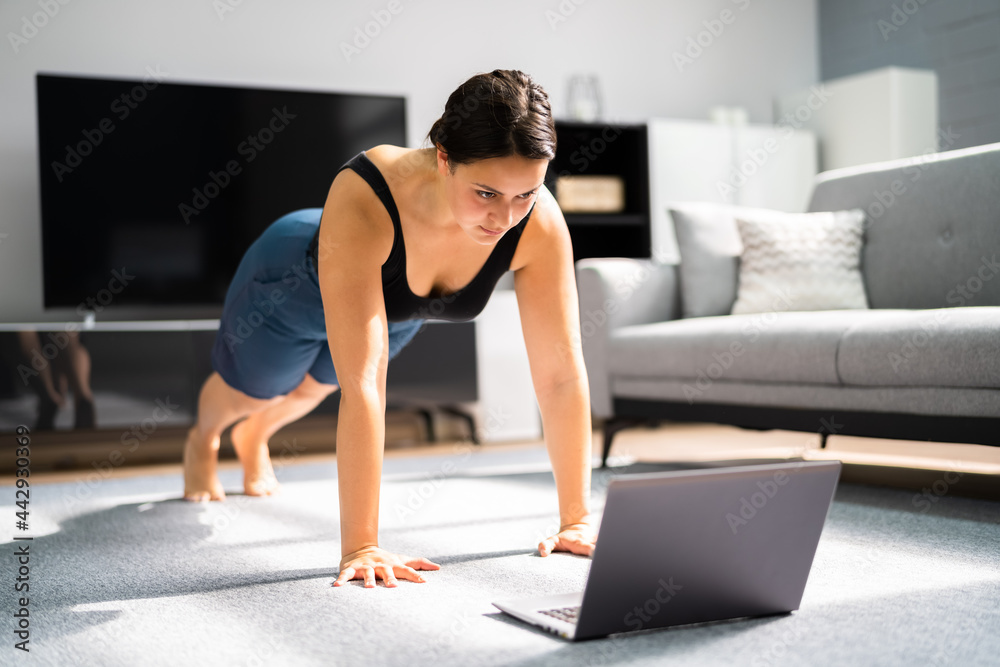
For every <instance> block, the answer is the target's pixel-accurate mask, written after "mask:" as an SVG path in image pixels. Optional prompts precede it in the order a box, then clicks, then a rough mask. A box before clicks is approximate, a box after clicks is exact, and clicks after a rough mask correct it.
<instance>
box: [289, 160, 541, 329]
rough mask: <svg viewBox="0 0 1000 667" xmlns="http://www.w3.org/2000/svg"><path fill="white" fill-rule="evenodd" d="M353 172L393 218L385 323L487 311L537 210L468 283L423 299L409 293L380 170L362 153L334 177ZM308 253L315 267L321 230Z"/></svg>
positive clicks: (398, 230) (399, 231)
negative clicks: (375, 195)
mask: <svg viewBox="0 0 1000 667" xmlns="http://www.w3.org/2000/svg"><path fill="white" fill-rule="evenodd" d="M348 168H350V169H353V170H354V171H356V172H357V173H358V175H360V176H361V178H363V179H365V181H366V182H367V183H368V185H370V186H371V188H372V190H374V191H375V194H377V195H378V197H379V199H381V200H382V204H383V205H384V206H385V208H386V210H387V211H388V212H389V217H390V218H392V225H393V227H394V228H395V235H394V237H393V240H392V250H391V251H390V252H389V258H388V259H387V260H386V261H385V263H384V264H383V265H382V296H383V297H384V299H385V315H386V320H387V321H389V322H404V321H406V320H414V319H434V320H450V321H452V322H464V321H467V320H471V319H472V318H474V317H475V316H476V315H478V314H479V313H480V312H482V310H483V308H485V307H486V302H487V301H489V299H490V295H491V294H493V288H494V287H496V284H497V281H499V280H500V277H501V276H502V275H503V274H504V273H506V272H507V271H508V270H510V261H511V259H512V258H513V257H514V251H515V250H516V249H517V243H518V241H519V240H520V239H521V234H522V232H524V227H525V225H526V224H527V223H528V218H530V217H531V211H533V210H535V206H534V204H532V205H531V210H530V211H528V214H527V215H526V216H524V218H523V219H522V220H521V221H520V222H519V223H517V225H516V226H514V227H512V228H511V229H510V230H508V231H507V233H506V234H504V235H503V236H502V237H501V238H500V240H499V241H497V244H496V245H495V246H494V247H493V251H492V252H491V253H490V256H489V258H487V260H486V264H484V265H483V268H482V269H481V270H480V271H479V273H478V274H476V277H475V278H473V279H472V281H471V282H470V283H469V284H468V285H466V286H465V287H463V288H462V289H460V290H458V291H457V292H453V293H451V294H445V295H438V296H434V295H433V294H432V295H431V296H427V297H422V296H417V295H416V294H414V293H413V292H412V291H411V290H410V285H409V283H408V282H407V280H406V248H405V247H404V245H403V227H402V225H401V224H400V221H399V210H398V209H397V208H396V202H395V201H394V200H393V198H392V193H391V192H390V191H389V184H388V183H386V181H385V178H384V177H383V176H382V174H381V172H379V170H378V167H376V166H375V164H374V163H373V162H372V161H371V160H369V159H368V156H367V155H365V153H364V152H363V151H362V152H361V153H358V154H357V155H355V156H354V157H353V158H351V159H350V160H348V161H347V163H345V164H344V166H342V167H341V168H340V169H339V170H337V173H340V171H342V170H344V169H348ZM309 255H310V256H311V257H312V260H313V263H314V265H315V266H316V267H317V270H318V267H319V229H317V230H316V234H315V236H313V240H312V242H311V243H310V244H309Z"/></svg>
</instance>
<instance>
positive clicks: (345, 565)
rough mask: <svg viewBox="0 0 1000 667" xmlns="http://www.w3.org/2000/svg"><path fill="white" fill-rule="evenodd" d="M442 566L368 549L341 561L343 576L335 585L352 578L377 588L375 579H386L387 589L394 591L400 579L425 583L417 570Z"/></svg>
mask: <svg viewBox="0 0 1000 667" xmlns="http://www.w3.org/2000/svg"><path fill="white" fill-rule="evenodd" d="M440 569H441V566H440V565H438V564H437V563H432V562H431V561H429V560H427V559H426V558H413V557H411V556H404V555H402V554H393V553H389V552H388V551H386V550H385V549H380V548H379V547H365V548H363V549H358V550H357V551H355V552H353V553H349V554H347V555H346V556H344V557H343V558H341V559H340V575H339V576H338V577H337V580H336V581H335V582H333V585H334V586H341V585H343V584H344V583H345V582H347V581H350V580H352V579H364V580H365V588H374V587H375V580H376V579H382V580H383V581H384V582H385V585H386V587H388V588H394V587H395V586H397V585H398V581H397V577H398V578H399V579H408V580H409V581H415V582H417V583H420V584H422V583H424V578H423V577H421V576H420V574H419V573H418V572H417V570H440Z"/></svg>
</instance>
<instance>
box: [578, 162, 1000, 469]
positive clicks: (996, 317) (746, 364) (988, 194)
mask: <svg viewBox="0 0 1000 667" xmlns="http://www.w3.org/2000/svg"><path fill="white" fill-rule="evenodd" d="M855 208H860V209H863V210H864V211H865V212H866V215H867V217H866V220H865V227H864V237H863V245H862V250H861V256H860V258H861V266H860V269H861V274H862V276H863V280H864V289H865V291H866V293H867V300H868V305H869V308H867V309H850V310H847V309H845V310H831V311H808V312H807V311H785V312H777V311H776V312H772V313H768V314H766V315H761V314H740V315H732V314H722V315H714V316H702V317H682V316H681V315H682V313H683V312H684V309H683V308H682V306H683V304H682V301H681V295H682V293H687V294H689V295H695V294H698V292H697V291H693V290H701V289H704V290H708V291H711V290H712V288H713V286H712V285H709V284H701V285H694V284H685V285H684V287H685V288H686V289H682V285H681V276H682V272H681V271H680V265H679V263H677V262H671V263H668V262H659V261H656V260H654V259H648V260H642V259H627V258H591V259H583V260H580V261H578V262H577V265H576V270H577V282H578V288H579V294H580V314H581V324H582V346H583V355H584V359H585V362H586V367H587V373H588V376H589V379H590V387H591V402H592V409H593V415H594V417H595V418H597V419H599V420H603V428H604V462H605V463H606V460H607V457H608V453H609V452H610V449H611V444H612V439H613V437H614V435H615V433H617V432H618V431H620V430H621V429H623V428H628V427H631V426H637V425H639V424H644V423H648V422H651V421H660V420H669V421H698V422H712V423H721V424H730V425H735V426H739V427H744V428H751V429H759V430H767V429H788V430H794V431H809V432H816V433H820V434H821V436H822V438H821V443H822V445H823V446H825V444H826V438H827V436H829V435H831V434H841V435H857V436H868V437H878V438H893V439H904V440H932V441H942V442H962V443H975V444H985V445H994V446H996V445H1000V275H998V273H1000V264H998V263H997V262H998V260H1000V144H991V145H989V146H983V147H977V148H974V149H963V150H957V151H950V152H945V153H938V154H935V155H930V156H923V157H921V158H918V159H910V160H899V161H894V162H886V163H879V164H874V165H868V166H866V167H861V168H854V169H842V170H837V171H832V172H826V173H824V174H820V175H819V177H818V178H817V182H816V185H815V188H814V191H813V194H812V198H811V201H810V204H809V211H836V210H844V209H855ZM734 259H735V260H736V261H738V258H734ZM683 261H684V257H683V250H682V256H681V258H680V262H683ZM700 280H702V281H706V280H708V281H711V280H722V281H731V280H733V275H731V274H727V273H726V272H725V271H722V272H716V275H715V276H714V277H713V276H707V277H705V276H702V277H701V278H700ZM737 341H738V342H739V343H740V344H739V345H735V343H736V342H737ZM734 350H738V351H739V354H738V355H734V354H733V351H734Z"/></svg>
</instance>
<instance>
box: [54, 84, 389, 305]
mask: <svg viewBox="0 0 1000 667" xmlns="http://www.w3.org/2000/svg"><path fill="white" fill-rule="evenodd" d="M36 84H37V104H38V106H37V110H38V154H39V169H40V188H41V226H42V261H43V266H42V278H43V283H44V288H43V292H44V307H45V308H46V309H49V308H62V307H69V308H75V309H76V310H77V311H78V312H81V313H82V312H83V311H84V310H96V311H104V315H98V317H99V318H100V317H102V316H106V315H107V314H109V313H112V312H113V311H114V310H115V309H125V310H129V311H131V312H135V311H136V309H137V308H138V309H139V310H143V312H147V311H148V312H150V313H151V314H153V315H155V314H156V312H157V309H159V308H161V307H181V308H183V307H191V306H197V307H205V306H209V307H218V308H219V310H220V311H221V305H222V303H223V300H224V298H225V294H226V289H227V288H228V286H229V282H230V280H231V279H232V277H233V274H234V273H235V271H236V267H237V265H238V264H239V261H240V258H241V257H242V256H243V252H244V251H245V250H246V248H247V247H249V245H250V244H251V243H252V242H253V241H254V239H256V238H257V237H258V236H259V235H260V234H261V232H263V230H264V229H265V228H266V227H267V225H269V224H270V223H271V222H273V221H274V220H276V219H277V218H279V217H281V216H282V215H284V214H285V213H288V212H290V211H294V210H296V209H300V208H309V207H322V206H323V204H324V201H325V199H326V195H327V192H328V190H329V188H330V184H331V182H332V181H333V178H334V176H335V175H336V172H337V170H338V169H339V168H340V166H341V165H342V164H343V163H344V162H346V161H347V160H348V159H350V158H351V157H352V156H353V155H355V154H357V153H358V152H360V151H362V150H365V149H367V148H370V147H372V146H375V145H378V144H383V143H388V144H395V145H398V146H405V145H406V114H405V99H404V98H403V97H400V96H380V95H358V94H345V93H332V92H316V91H296V90H278V89H264V88H245V87H236V86H221V85H205V84H188V83H173V82H166V81H162V80H161V78H160V79H158V78H157V77H156V76H149V77H147V78H146V79H144V80H125V79H107V78H91V77H82V76H64V75H55V74H43V73H39V74H38V75H37V76H36ZM122 272H124V275H122Z"/></svg>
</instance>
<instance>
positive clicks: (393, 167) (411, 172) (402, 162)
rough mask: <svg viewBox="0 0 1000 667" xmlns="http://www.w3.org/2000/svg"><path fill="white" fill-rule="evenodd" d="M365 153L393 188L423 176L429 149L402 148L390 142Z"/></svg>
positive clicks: (429, 156)
mask: <svg viewBox="0 0 1000 667" xmlns="http://www.w3.org/2000/svg"><path fill="white" fill-rule="evenodd" d="M365 155H366V156H367V157H368V159H369V160H370V161H371V163H372V164H373V165H375V167H376V168H377V169H378V170H379V172H380V173H381V174H382V177H383V178H384V179H385V180H386V182H387V183H388V184H389V187H390V188H391V189H393V190H396V189H398V188H401V187H402V186H403V185H404V184H406V183H409V182H410V181H411V179H412V178H413V177H423V176H424V175H426V173H427V169H428V166H430V165H429V160H431V159H432V157H431V155H430V151H429V149H426V148H403V147H401V146H393V145H392V144H380V145H378V146H373V147H371V148H369V149H368V150H366V151H365Z"/></svg>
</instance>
